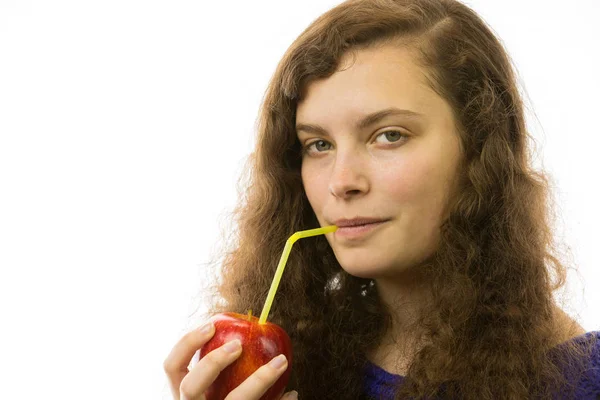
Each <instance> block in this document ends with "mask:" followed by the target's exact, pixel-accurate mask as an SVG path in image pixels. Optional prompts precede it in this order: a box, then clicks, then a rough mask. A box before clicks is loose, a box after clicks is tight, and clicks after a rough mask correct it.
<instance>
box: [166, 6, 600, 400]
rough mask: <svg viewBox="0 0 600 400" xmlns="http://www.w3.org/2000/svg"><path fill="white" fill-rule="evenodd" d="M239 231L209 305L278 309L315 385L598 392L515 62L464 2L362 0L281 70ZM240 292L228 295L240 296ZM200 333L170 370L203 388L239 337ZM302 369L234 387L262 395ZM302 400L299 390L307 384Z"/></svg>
mask: <svg viewBox="0 0 600 400" xmlns="http://www.w3.org/2000/svg"><path fill="white" fill-rule="evenodd" d="M258 133H259V136H258V140H257V148H256V151H255V152H254V154H253V157H252V159H251V161H252V165H251V175H250V176H249V183H248V186H247V192H246V196H245V198H244V199H243V200H242V202H241V203H240V205H239V207H238V208H237V210H236V215H237V220H236V222H237V224H238V227H239V230H238V237H236V238H235V240H233V241H232V243H235V245H234V246H233V247H232V248H231V249H230V250H229V251H228V252H227V253H226V257H225V259H224V263H223V264H222V279H221V282H222V283H220V284H219V285H218V286H217V287H216V296H215V302H214V304H213V306H212V309H211V312H212V313H218V312H223V311H234V312H238V313H246V312H247V310H248V309H253V310H260V309H262V306H263V302H264V299H265V297H266V293H267V291H268V289H269V286H270V283H271V280H272V278H273V274H274V270H275V267H276V266H277V263H278V261H279V257H280V255H281V251H282V249H283V246H284V243H285V241H286V239H287V238H288V237H289V236H290V235H291V234H292V233H294V232H296V231H299V230H304V229H311V228H315V227H318V226H327V225H337V226H338V227H339V229H338V230H337V231H336V232H334V233H331V234H327V235H326V236H318V237H314V238H310V239H304V240H301V241H299V242H297V243H296V244H295V245H294V250H293V252H292V255H291V256H290V259H289V261H288V265H287V267H286V271H285V277H284V279H283V280H282V282H281V284H280V287H279V291H278V293H277V301H276V302H275V304H274V306H273V308H272V310H271V313H270V315H269V320H270V321H271V322H274V323H276V324H278V325H280V326H282V327H283V328H284V329H285V330H286V331H287V332H288V334H289V335H290V337H291V339H292V342H293V353H294V361H293V368H292V376H291V380H290V383H289V385H288V387H289V388H290V390H291V389H294V390H296V391H297V392H298V393H299V396H300V397H301V398H306V399H319V400H323V399H336V400H340V399H357V398H364V399H371V398H372V399H380V398H381V399H405V398H459V399H479V400H480V399H529V398H544V399H545V398H552V397H555V398H577V399H582V398H596V397H595V396H598V395H600V344H598V343H597V339H598V337H599V336H600V332H597V331H593V332H587V333H586V332H585V331H584V330H583V329H582V327H581V326H579V325H578V324H577V323H576V322H575V321H573V320H572V319H570V318H569V317H568V316H567V314H565V313H564V312H563V311H562V310H561V308H560V307H559V305H558V304H557V303H556V302H555V300H554V297H553V292H554V291H555V290H556V289H558V288H560V287H561V286H562V285H563V284H564V283H565V276H566V267H565V266H564V265H563V264H562V263H561V261H560V260H559V259H557V258H556V257H555V256H554V254H555V248H554V241H553V234H552V232H551V230H550V225H549V222H550V220H549V216H550V214H549V213H550V211H551V209H550V207H549V206H550V201H549V200H550V197H549V196H550V192H549V187H548V184H547V180H546V177H545V175H544V174H543V173H542V172H537V171H534V170H533V169H532V166H531V161H530V158H529V153H528V150H529V149H528V145H529V142H528V139H529V136H528V132H527V130H526V126H525V119H524V111H523V105H522V99H521V97H520V95H519V91H518V88H517V86H516V81H515V74H514V71H513V68H512V66H511V62H510V60H509V57H508V56H507V53H506V51H505V50H504V49H503V47H502V45H501V44H500V42H499V41H498V39H497V38H496V37H495V36H494V35H493V34H492V32H491V31H490V29H489V28H488V27H487V26H486V25H485V23H484V22H483V21H482V20H481V19H480V18H479V17H478V16H477V15H476V14H475V13H474V12H473V11H472V10H471V9H469V8H468V7H466V6H465V5H463V4H461V3H459V2H457V1H454V0H371V1H367V0H350V1H347V2H345V3H342V4H340V5H339V6H337V7H335V8H334V9H332V10H330V11H329V12H327V13H325V14H324V15H322V16H321V17H320V18H318V19H317V20H316V21H314V22H313V23H312V24H311V26H309V27H308V29H306V30H305V31H304V32H303V33H302V34H301V35H300V37H299V38H298V39H297V40H296V41H295V42H294V43H293V44H292V45H291V47H290V48H289V50H288V51H287V53H286V54H285V55H284V57H283V59H282V60H281V62H280V64H279V66H278V69H277V71H276V73H275V75H274V76H273V78H272V81H271V83H270V85H269V88H268V91H267V95H266V98H265V100H264V104H263V107H262V109H261V119H260V124H259V132H258ZM223 300H224V301H223ZM212 333H214V329H213V331H211V332H209V333H208V334H202V333H201V332H200V331H195V332H190V333H189V334H188V335H186V336H185V337H184V338H183V339H182V340H181V341H180V342H179V343H178V344H177V345H176V346H175V347H174V349H173V351H172V352H171V354H170V355H169V357H168V358H167V360H165V370H166V372H167V375H168V378H169V382H170V384H171V387H172V391H173V395H174V397H175V398H176V399H180V398H181V399H184V398H185V399H203V393H204V391H205V390H206V388H207V387H208V386H209V385H210V384H211V383H212V382H213V381H214V380H215V378H216V377H217V376H218V374H219V371H221V370H222V369H223V368H225V367H226V366H227V365H229V364H230V363H232V362H233V361H234V360H235V359H236V358H237V357H239V355H240V354H241V350H239V349H237V350H234V352H233V353H231V352H227V351H225V350H223V349H218V350H215V351H213V352H211V353H210V354H209V355H207V356H206V357H204V358H203V359H201V360H200V361H199V362H198V363H197V364H196V365H195V366H194V367H193V368H191V369H190V371H189V372H188V369H187V366H188V364H189V362H190V359H191V358H192V356H193V354H194V353H195V352H196V350H198V349H199V348H200V347H201V346H202V345H203V344H204V343H206V342H207V341H208V340H209V339H210V337H211V335H212ZM287 367H288V365H287V364H284V365H283V366H282V367H279V368H274V367H272V366H270V365H265V366H264V367H262V368H260V369H259V370H258V371H256V373H255V374H254V375H253V376H251V377H250V378H249V379H248V380H247V381H246V382H244V383H243V384H242V385H241V386H239V387H238V388H237V389H235V390H234V391H232V392H231V393H230V397H229V398H231V399H259V398H260V396H261V395H262V394H263V393H264V392H265V391H266V390H267V389H268V388H269V387H270V386H271V385H272V384H273V383H274V382H275V381H276V380H277V378H278V377H279V376H280V375H281V374H282V373H283V371H284V370H285V369H286V368H287ZM284 397H285V398H292V395H291V393H288V394H286V396H284Z"/></svg>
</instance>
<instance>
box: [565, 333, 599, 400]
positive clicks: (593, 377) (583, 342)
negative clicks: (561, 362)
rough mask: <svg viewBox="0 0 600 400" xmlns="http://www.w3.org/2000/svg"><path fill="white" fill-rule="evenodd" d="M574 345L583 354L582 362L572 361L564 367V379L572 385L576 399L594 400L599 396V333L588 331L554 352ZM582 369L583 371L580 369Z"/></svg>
mask: <svg viewBox="0 0 600 400" xmlns="http://www.w3.org/2000/svg"><path fill="white" fill-rule="evenodd" d="M567 343H569V344H574V345H575V346H576V347H577V348H580V349H581V350H583V351H582V353H581V354H584V357H585V358H584V359H583V360H573V361H577V362H573V363H571V362H569V363H568V365H566V367H565V370H564V372H565V377H566V378H567V380H568V381H569V383H571V384H573V385H574V388H575V390H576V392H575V393H576V398H577V399H596V398H597V397H596V396H600V331H589V332H585V333H582V334H579V335H577V336H574V337H572V338H571V339H569V340H568V341H567V342H565V343H561V344H560V345H558V346H557V347H556V350H560V349H561V348H564V347H565V345H566V344H567ZM581 367H583V370H581V369H580V368H581Z"/></svg>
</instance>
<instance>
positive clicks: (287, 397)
mask: <svg viewBox="0 0 600 400" xmlns="http://www.w3.org/2000/svg"><path fill="white" fill-rule="evenodd" d="M281 400H298V392H296V391H295V390H292V391H291V392H287V393H286V394H284V395H283V396H282V397H281Z"/></svg>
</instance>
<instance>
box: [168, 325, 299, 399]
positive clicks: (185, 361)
mask: <svg viewBox="0 0 600 400" xmlns="http://www.w3.org/2000/svg"><path fill="white" fill-rule="evenodd" d="M214 333H215V327H214V325H213V324H212V323H209V325H208V331H206V332H203V331H202V330H201V329H197V330H194V331H192V332H189V333H187V334H186V335H185V336H183V338H181V339H180V340H179V342H177V344H176V345H175V347H173V350H171V353H170V354H169V356H168V357H167V358H166V359H165V361H164V363H163V368H164V370H165V372H166V374H167V378H168V381H169V386H170V387H171V393H173V398H174V399H175V400H205V399H206V397H205V395H204V392H205V391H206V389H207V388H208V387H209V386H210V385H211V384H212V383H213V382H214V381H215V379H217V376H218V375H219V373H220V372H221V371H222V370H223V369H225V368H226V367H227V366H228V365H229V364H231V363H233V362H234V361H235V360H236V359H237V358H238V357H239V356H240V355H241V354H242V349H241V346H240V345H239V341H238V340H234V341H233V342H229V343H226V344H225V345H223V346H221V347H219V348H218V349H215V350H213V351H211V352H210V353H208V354H207V355H206V356H204V357H203V358H202V359H201V360H200V361H198V363H197V364H196V365H194V366H193V367H192V369H190V370H188V365H189V364H190V362H191V360H192V357H193V356H194V353H196V351H197V350H199V349H200V348H201V347H202V346H204V344H205V343H207V342H208V341H209V340H210V338H211V337H212V336H213V335H214ZM229 344H232V345H233V346H232V348H230V349H228V348H227V347H228V345H229ZM235 344H237V345H238V346H235ZM287 366H288V363H287V360H286V362H285V363H284V364H283V366H282V367H280V368H278V369H276V368H273V367H272V366H270V365H269V364H266V365H263V366H262V367H260V368H259V369H257V370H256V371H255V372H254V373H253V374H252V375H250V376H249V377H248V378H247V379H246V380H245V381H244V382H242V383H241V384H240V385H239V386H238V387H237V388H235V389H234V390H233V391H231V392H230V393H229V394H228V395H227V400H259V399H260V397H261V396H262V395H263V394H264V393H265V392H266V391H267V390H268V389H269V388H270V387H271V386H272V385H273V384H274V383H275V382H276V381H277V379H279V377H280V376H281V374H282V373H283V372H284V371H285V370H286V369H287ZM296 398H297V397H296V393H295V392H288V393H286V394H284V395H283V396H282V397H281V400H292V399H296Z"/></svg>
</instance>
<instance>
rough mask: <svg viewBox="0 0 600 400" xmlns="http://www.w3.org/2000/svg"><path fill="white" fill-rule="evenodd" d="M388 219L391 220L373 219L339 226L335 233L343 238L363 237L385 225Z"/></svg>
mask: <svg viewBox="0 0 600 400" xmlns="http://www.w3.org/2000/svg"><path fill="white" fill-rule="evenodd" d="M388 221H389V220H385V221H373V222H368V223H364V224H359V225H349V226H338V229H337V230H336V231H335V233H334V234H335V236H336V237H338V238H341V239H348V240H352V239H354V240H356V239H362V238H364V237H366V236H367V235H369V234H371V233H373V232H375V231H376V230H378V229H379V228H380V227H381V226H382V225H384V224H385V223H386V222H388Z"/></svg>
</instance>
